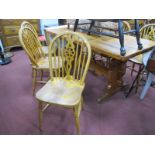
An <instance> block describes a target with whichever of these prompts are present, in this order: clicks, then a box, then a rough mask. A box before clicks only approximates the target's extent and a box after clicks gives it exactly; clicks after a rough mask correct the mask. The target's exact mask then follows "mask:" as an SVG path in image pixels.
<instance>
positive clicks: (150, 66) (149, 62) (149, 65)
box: [140, 48, 155, 100]
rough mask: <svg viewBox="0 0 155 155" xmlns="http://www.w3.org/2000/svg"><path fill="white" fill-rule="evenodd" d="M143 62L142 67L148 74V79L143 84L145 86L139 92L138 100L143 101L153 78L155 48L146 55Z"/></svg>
mask: <svg viewBox="0 0 155 155" xmlns="http://www.w3.org/2000/svg"><path fill="white" fill-rule="evenodd" d="M145 59H146V60H145V61H144V59H143V61H144V62H143V63H144V66H145V68H146V70H147V72H148V77H147V80H146V83H145V86H144V88H143V90H142V92H141V95H140V99H141V100H142V99H144V97H145V95H146V93H147V91H148V89H149V87H150V86H151V84H152V82H153V79H154V76H155V48H154V49H153V50H152V52H151V54H147V55H146V57H145Z"/></svg>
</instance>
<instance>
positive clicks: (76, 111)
mask: <svg viewBox="0 0 155 155" xmlns="http://www.w3.org/2000/svg"><path fill="white" fill-rule="evenodd" d="M80 112H81V103H79V104H78V105H76V106H75V107H74V119H75V125H76V130H77V134H80V120H79V117H80Z"/></svg>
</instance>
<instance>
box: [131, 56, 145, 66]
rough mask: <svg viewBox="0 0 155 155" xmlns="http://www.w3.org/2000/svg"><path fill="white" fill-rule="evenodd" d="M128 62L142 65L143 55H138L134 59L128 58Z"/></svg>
mask: <svg viewBox="0 0 155 155" xmlns="http://www.w3.org/2000/svg"><path fill="white" fill-rule="evenodd" d="M130 61H132V62H134V63H136V64H142V63H143V55H142V54H140V55H138V56H136V57H133V58H130Z"/></svg>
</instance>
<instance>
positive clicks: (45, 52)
mask: <svg viewBox="0 0 155 155" xmlns="http://www.w3.org/2000/svg"><path fill="white" fill-rule="evenodd" d="M42 49H43V52H44V54H45V55H46V56H48V46H42Z"/></svg>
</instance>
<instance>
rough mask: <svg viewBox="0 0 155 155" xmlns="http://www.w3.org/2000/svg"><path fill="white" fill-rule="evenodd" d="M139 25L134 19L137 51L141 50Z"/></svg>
mask: <svg viewBox="0 0 155 155" xmlns="http://www.w3.org/2000/svg"><path fill="white" fill-rule="evenodd" d="M139 29H140V28H139V23H138V20H137V19H135V30H136V39H137V44H138V49H139V50H141V49H142V48H143V45H142V43H141V42H140V33H139Z"/></svg>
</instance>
